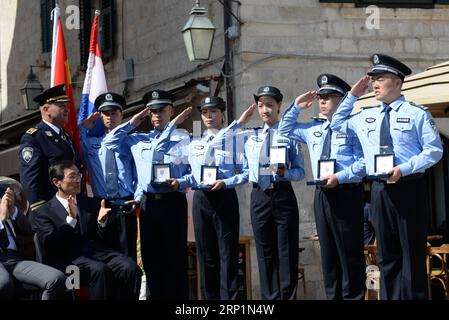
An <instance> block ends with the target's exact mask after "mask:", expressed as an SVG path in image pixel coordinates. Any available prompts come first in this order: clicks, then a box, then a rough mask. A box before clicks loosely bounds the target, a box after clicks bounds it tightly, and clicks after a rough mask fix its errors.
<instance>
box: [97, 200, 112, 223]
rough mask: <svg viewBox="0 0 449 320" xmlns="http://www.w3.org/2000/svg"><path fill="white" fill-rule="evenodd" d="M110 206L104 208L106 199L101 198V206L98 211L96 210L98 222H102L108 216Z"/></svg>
mask: <svg viewBox="0 0 449 320" xmlns="http://www.w3.org/2000/svg"><path fill="white" fill-rule="evenodd" d="M111 210H112V209H111V208H106V201H105V200H104V199H103V200H101V207H100V212H98V219H97V221H98V222H99V223H104V222H105V221H106V219H107V218H108V215H109V213H110V212H111Z"/></svg>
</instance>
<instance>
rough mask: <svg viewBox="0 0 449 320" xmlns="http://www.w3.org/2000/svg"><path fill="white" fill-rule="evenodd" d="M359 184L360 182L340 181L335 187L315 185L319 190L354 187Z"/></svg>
mask: <svg viewBox="0 0 449 320" xmlns="http://www.w3.org/2000/svg"><path fill="white" fill-rule="evenodd" d="M360 186H361V182H354V183H342V184H337V186H336V187H335V188H323V186H316V188H317V189H321V190H346V189H354V188H358V187H360Z"/></svg>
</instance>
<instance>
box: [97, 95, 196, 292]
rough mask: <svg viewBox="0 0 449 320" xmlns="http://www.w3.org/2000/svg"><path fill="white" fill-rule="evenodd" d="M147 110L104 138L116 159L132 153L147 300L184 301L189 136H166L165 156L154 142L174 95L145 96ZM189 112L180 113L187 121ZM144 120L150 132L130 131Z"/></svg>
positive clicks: (165, 122) (166, 120)
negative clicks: (148, 119)
mask: <svg viewBox="0 0 449 320" xmlns="http://www.w3.org/2000/svg"><path fill="white" fill-rule="evenodd" d="M143 102H144V104H145V106H146V107H147V108H146V109H144V110H142V111H141V112H139V113H138V114H136V115H135V116H133V117H132V118H131V120H130V121H128V122H126V123H124V124H122V125H120V126H118V127H117V128H115V129H114V130H112V131H111V132H110V134H108V135H106V137H105V138H104V143H105V146H106V147H107V148H109V149H110V150H113V151H115V152H117V153H119V154H125V153H128V154H129V153H131V154H132V156H133V158H134V162H135V165H136V171H137V179H138V185H137V190H136V193H135V199H136V201H140V209H141V211H140V219H139V223H140V232H141V234H140V241H141V252H142V261H143V266H144V270H145V274H146V276H147V279H148V283H149V289H150V294H151V299H153V300H154V299H156V300H160V299H180V300H182V299H187V294H188V288H187V200H186V196H185V187H186V184H180V183H179V182H178V181H177V179H179V178H181V177H182V176H184V175H185V174H187V173H188V172H189V170H190V167H189V165H188V161H187V156H185V159H184V158H183V150H184V148H185V145H183V144H182V143H180V142H182V141H187V143H188V142H189V141H190V137H189V135H187V134H184V133H181V132H178V131H175V132H173V133H171V134H170V138H169V141H170V146H169V147H168V148H167V152H165V153H164V152H161V151H160V149H161V148H160V147H159V146H158V141H159V140H160V139H162V137H163V136H162V133H163V132H164V129H165V128H166V127H167V124H168V123H169V122H170V118H171V117H172V116H173V113H174V112H173V102H174V96H173V95H172V94H171V93H169V92H167V91H162V90H154V91H150V92H148V93H146V94H145V95H144V96H143ZM191 110H192V109H191V108H187V109H186V110H184V111H183V112H182V113H181V114H182V115H186V116H188V114H189V113H190V112H191ZM147 116H150V117H151V123H152V125H153V126H154V130H152V131H150V132H133V133H131V131H133V130H134V129H135V128H136V127H138V126H139V125H140V124H141V123H142V122H143V121H144V120H145V118H146V117H147Z"/></svg>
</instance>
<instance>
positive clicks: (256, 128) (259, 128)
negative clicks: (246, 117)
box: [243, 127, 263, 130]
mask: <svg viewBox="0 0 449 320" xmlns="http://www.w3.org/2000/svg"><path fill="white" fill-rule="evenodd" d="M262 129H263V127H253V128H244V129H243V130H262Z"/></svg>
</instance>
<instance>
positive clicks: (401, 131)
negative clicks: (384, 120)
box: [391, 121, 416, 144]
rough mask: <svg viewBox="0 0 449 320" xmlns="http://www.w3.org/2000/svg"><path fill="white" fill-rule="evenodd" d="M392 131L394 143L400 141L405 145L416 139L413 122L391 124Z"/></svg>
mask: <svg viewBox="0 0 449 320" xmlns="http://www.w3.org/2000/svg"><path fill="white" fill-rule="evenodd" d="M391 129H392V130H391V135H392V138H393V141H394V142H396V141H398V142H399V143H401V144H403V143H408V142H410V141H412V140H415V139H416V137H415V133H414V131H413V123H412V122H411V121H410V122H408V123H400V122H394V123H392V124H391Z"/></svg>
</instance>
